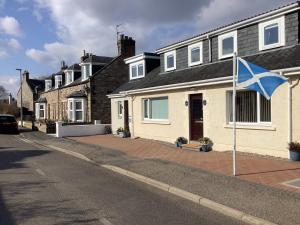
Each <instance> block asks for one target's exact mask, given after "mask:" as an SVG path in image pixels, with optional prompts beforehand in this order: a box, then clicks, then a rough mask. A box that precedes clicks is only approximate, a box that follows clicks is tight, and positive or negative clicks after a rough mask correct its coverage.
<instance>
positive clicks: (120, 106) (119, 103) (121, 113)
mask: <svg viewBox="0 0 300 225" xmlns="http://www.w3.org/2000/svg"><path fill="white" fill-rule="evenodd" d="M117 107H118V118H119V119H122V117H123V104H122V101H118V102H117Z"/></svg>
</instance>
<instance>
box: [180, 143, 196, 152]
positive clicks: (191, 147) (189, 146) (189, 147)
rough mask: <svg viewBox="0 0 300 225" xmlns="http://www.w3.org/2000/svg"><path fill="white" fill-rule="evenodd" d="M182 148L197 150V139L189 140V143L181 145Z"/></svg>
mask: <svg viewBox="0 0 300 225" xmlns="http://www.w3.org/2000/svg"><path fill="white" fill-rule="evenodd" d="M182 149H184V150H190V151H195V152H199V151H200V150H199V149H200V143H199V142H197V141H190V143H188V144H184V145H182Z"/></svg>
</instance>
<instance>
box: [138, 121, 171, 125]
mask: <svg viewBox="0 0 300 225" xmlns="http://www.w3.org/2000/svg"><path fill="white" fill-rule="evenodd" d="M142 123H144V124H162V125H170V124H171V123H170V121H169V120H142Z"/></svg>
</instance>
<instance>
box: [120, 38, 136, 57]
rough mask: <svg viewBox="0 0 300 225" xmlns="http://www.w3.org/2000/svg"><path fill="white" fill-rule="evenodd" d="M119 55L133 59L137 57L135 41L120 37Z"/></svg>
mask: <svg viewBox="0 0 300 225" xmlns="http://www.w3.org/2000/svg"><path fill="white" fill-rule="evenodd" d="M118 55H122V56H125V57H131V56H134V55H135V40H133V39H132V37H128V36H125V35H124V34H121V35H120V38H119V40H118Z"/></svg>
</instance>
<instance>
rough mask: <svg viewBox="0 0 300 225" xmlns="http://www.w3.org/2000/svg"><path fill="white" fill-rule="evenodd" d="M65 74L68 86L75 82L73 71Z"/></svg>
mask: <svg viewBox="0 0 300 225" xmlns="http://www.w3.org/2000/svg"><path fill="white" fill-rule="evenodd" d="M65 74H66V85H68V84H71V83H72V82H74V72H73V71H71V70H69V71H65Z"/></svg>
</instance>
